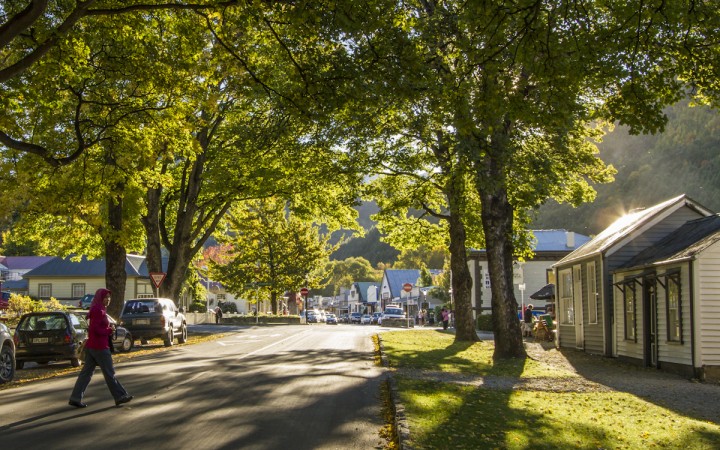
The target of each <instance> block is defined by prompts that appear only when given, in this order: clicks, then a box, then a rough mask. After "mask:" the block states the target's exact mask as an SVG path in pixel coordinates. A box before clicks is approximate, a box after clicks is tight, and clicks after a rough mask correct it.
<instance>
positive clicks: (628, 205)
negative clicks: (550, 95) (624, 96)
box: [533, 104, 720, 235]
mask: <svg viewBox="0 0 720 450" xmlns="http://www.w3.org/2000/svg"><path fill="white" fill-rule="evenodd" d="M667 115H668V118H669V122H668V124H667V127H666V129H665V132H664V133H662V134H659V135H654V136H630V135H628V133H627V130H626V129H625V128H624V127H619V128H616V129H615V130H614V131H613V132H612V133H610V134H609V135H607V136H606V137H605V139H604V142H602V143H601V144H600V155H601V158H602V159H603V161H605V162H606V163H609V164H612V165H613V166H615V168H616V169H617V170H618V173H617V175H616V176H615V182H614V183H612V184H609V185H602V186H596V190H597V191H598V196H597V199H596V200H595V202H594V203H591V204H586V205H583V206H582V207H580V208H577V209H573V208H571V207H569V206H566V205H558V204H557V203H549V204H547V205H545V206H543V207H542V208H541V209H540V211H539V212H538V215H537V219H536V220H535V222H534V224H533V227H534V228H565V229H570V230H573V231H576V232H579V233H583V234H589V235H593V234H596V233H598V232H600V231H602V230H603V229H604V228H605V227H607V226H608V225H609V224H610V223H611V222H612V221H613V220H614V219H615V218H617V217H618V214H619V213H622V212H625V211H628V210H630V209H632V208H638V207H646V206H651V205H653V204H656V203H659V202H661V201H663V200H666V199H669V198H671V197H675V196H677V195H680V194H687V195H689V196H690V197H691V198H692V199H694V200H696V201H697V202H699V203H700V204H702V205H704V206H706V207H707V208H710V209H712V210H713V211H720V113H718V112H717V111H714V110H711V109H709V108H707V107H689V106H687V104H682V105H678V106H675V107H673V108H670V109H668V110H667Z"/></svg>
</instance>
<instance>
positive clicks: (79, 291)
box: [70, 283, 86, 298]
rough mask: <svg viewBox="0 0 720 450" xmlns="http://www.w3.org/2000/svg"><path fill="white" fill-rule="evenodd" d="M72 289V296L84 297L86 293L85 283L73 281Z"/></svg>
mask: <svg viewBox="0 0 720 450" xmlns="http://www.w3.org/2000/svg"><path fill="white" fill-rule="evenodd" d="M70 290H71V291H72V298H83V297H84V296H85V294H86V292H85V283H72V285H71V286H70Z"/></svg>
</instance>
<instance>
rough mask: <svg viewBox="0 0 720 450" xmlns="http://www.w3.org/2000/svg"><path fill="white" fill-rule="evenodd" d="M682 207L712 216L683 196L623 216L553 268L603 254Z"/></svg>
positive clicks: (708, 211)
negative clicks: (657, 219) (634, 233)
mask: <svg viewBox="0 0 720 450" xmlns="http://www.w3.org/2000/svg"><path fill="white" fill-rule="evenodd" d="M682 206H688V207H690V208H692V209H695V210H696V211H698V212H700V213H702V214H705V215H711V214H713V213H712V211H710V210H708V209H707V208H705V207H703V206H702V205H700V204H698V203H697V202H695V201H694V200H692V199H690V198H689V197H688V196H687V195H685V194H683V195H680V196H677V197H675V198H671V199H670V200H666V201H664V202H662V203H658V204H657V205H654V206H651V207H649V208H645V209H642V210H637V211H635V212H631V213H629V214H626V215H624V216H623V217H621V218H619V219H618V220H616V221H615V222H613V223H612V225H610V226H609V227H607V228H606V229H605V230H603V231H602V232H601V233H600V234H598V235H597V236H595V237H594V238H593V239H592V240H591V241H590V242H588V243H587V244H585V245H583V246H582V247H580V248H579V249H577V250H575V251H573V252H572V253H570V254H569V255H567V256H566V257H564V258H563V259H561V260H560V261H558V262H557V263H556V264H554V266H559V265H564V264H567V263H569V262H572V261H576V260H579V259H583V258H587V257H590V256H593V255H596V254H601V253H604V252H605V251H606V250H608V249H610V248H611V247H612V246H613V245H615V244H617V243H618V242H620V241H621V240H622V239H624V238H625V237H627V236H628V235H630V234H631V233H633V232H634V231H636V230H638V229H640V228H642V227H643V226H644V225H646V224H648V223H650V222H651V221H652V220H653V219H655V218H657V217H659V216H661V215H662V214H664V213H666V212H668V211H674V210H677V209H678V208H680V207H682Z"/></svg>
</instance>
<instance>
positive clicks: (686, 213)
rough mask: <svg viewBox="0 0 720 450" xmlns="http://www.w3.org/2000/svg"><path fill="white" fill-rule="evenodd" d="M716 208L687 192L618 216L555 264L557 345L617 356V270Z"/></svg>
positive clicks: (619, 291) (619, 303)
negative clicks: (712, 208)
mask: <svg viewBox="0 0 720 450" xmlns="http://www.w3.org/2000/svg"><path fill="white" fill-rule="evenodd" d="M711 215H713V212H712V211H710V210H708V209H707V208H705V207H703V206H702V205H700V204H698V203H697V202H695V201H693V200H692V199H690V198H688V197H687V196H686V195H681V196H678V197H675V198H672V199H670V200H667V201H665V202H662V203H660V204H657V205H655V206H652V207H650V208H646V209H642V210H636V211H633V212H631V213H629V214H627V215H625V216H623V217H621V218H619V219H618V220H616V221H615V222H614V223H613V224H612V225H610V226H609V227H608V228H607V229H605V230H604V231H602V232H601V233H600V234H598V235H597V236H595V237H594V238H593V239H592V240H591V241H590V242H588V243H587V244H585V245H583V246H582V247H580V248H579V249H577V250H575V251H573V252H572V253H570V254H569V255H567V256H566V257H564V258H563V259H561V260H560V261H559V262H557V263H556V264H555V265H554V266H553V267H554V269H555V274H556V293H555V295H556V298H557V311H556V316H557V317H556V321H557V329H558V333H557V334H556V339H557V344H558V345H559V346H560V347H571V348H577V349H581V350H584V351H587V352H589V353H596V354H603V355H606V356H617V355H618V349H619V348H620V347H621V346H620V345H619V343H618V340H617V337H616V327H617V324H618V320H615V319H616V317H615V315H616V314H617V311H618V305H621V304H623V301H624V300H623V298H622V296H620V299H619V300H618V298H617V295H618V293H621V292H622V291H621V290H620V289H617V288H615V287H613V283H614V279H613V274H614V272H615V271H616V270H617V269H619V268H621V267H624V266H626V265H627V264H628V263H629V262H630V261H631V260H632V259H633V258H635V257H636V256H637V255H638V254H639V253H640V252H642V251H643V250H645V249H647V248H649V247H651V246H653V245H655V244H657V243H658V242H660V241H661V240H663V239H664V238H666V237H667V236H668V235H670V234H671V233H673V232H675V231H676V230H678V229H679V228H680V227H681V226H683V225H684V224H685V223H687V222H689V221H692V220H696V219H700V218H704V217H708V216H711Z"/></svg>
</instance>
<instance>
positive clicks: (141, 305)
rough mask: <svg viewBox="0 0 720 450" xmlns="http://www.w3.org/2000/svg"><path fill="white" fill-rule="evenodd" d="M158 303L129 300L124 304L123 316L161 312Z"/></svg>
mask: <svg viewBox="0 0 720 450" xmlns="http://www.w3.org/2000/svg"><path fill="white" fill-rule="evenodd" d="M161 311H162V307H161V306H160V303H158V302H156V301H155V300H129V301H128V302H127V303H125V309H124V310H123V314H142V313H154V312H161Z"/></svg>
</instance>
